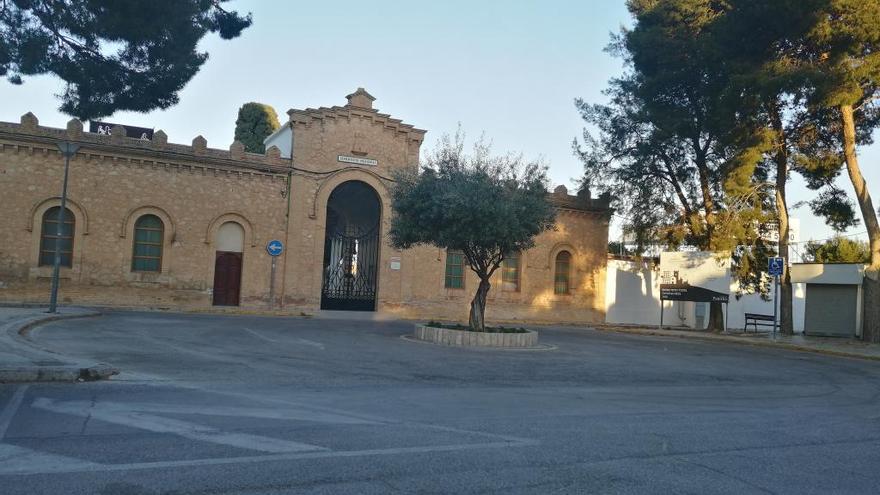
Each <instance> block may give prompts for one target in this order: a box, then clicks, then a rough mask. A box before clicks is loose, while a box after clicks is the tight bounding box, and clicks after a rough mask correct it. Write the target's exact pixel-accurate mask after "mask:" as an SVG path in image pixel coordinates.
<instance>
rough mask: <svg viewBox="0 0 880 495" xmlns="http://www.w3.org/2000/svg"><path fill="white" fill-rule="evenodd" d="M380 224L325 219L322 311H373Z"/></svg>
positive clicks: (374, 307)
mask: <svg viewBox="0 0 880 495" xmlns="http://www.w3.org/2000/svg"><path fill="white" fill-rule="evenodd" d="M378 258H379V224H378V223H376V224H375V225H370V226H366V227H365V226H360V225H352V224H349V223H345V221H341V220H340V219H339V218H338V217H336V218H332V219H331V218H328V223H327V232H326V237H325V240H324V283H323V286H322V289H321V309H341V310H351V311H373V310H375V309H376V272H377V268H378Z"/></svg>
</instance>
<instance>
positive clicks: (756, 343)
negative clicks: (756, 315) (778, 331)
mask: <svg viewBox="0 0 880 495" xmlns="http://www.w3.org/2000/svg"><path fill="white" fill-rule="evenodd" d="M592 328H593V329H594V330H598V331H600V332H613V333H623V334H628V335H646V336H652V337H670V338H679V339H693V340H701V341H704V342H725V343H731V344H738V345H747V346H753V347H767V348H772V349H784V350H788V351H797V352H808V353H811V354H822V355H826V356H835V357H845V358H851V359H863V360H867V361H880V356H870V355H865V354H858V353H853V352H846V351H838V350H834V349H821V348H817V347H809V346H803V345H798V344H789V343H787V342H769V341H760V340H745V339H741V338H738V337H733V336H724V335H718V336H708V335H685V334H681V333H675V334H671V333H664V332H660V331H657V330H648V329H638V328H633V329H628V328H608V327H605V328H603V327H598V326H597V327H592Z"/></svg>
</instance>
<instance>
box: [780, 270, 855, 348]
mask: <svg viewBox="0 0 880 495" xmlns="http://www.w3.org/2000/svg"><path fill="white" fill-rule="evenodd" d="M864 279H865V265H864V264H862V263H796V264H794V265H792V266H791V281H792V282H798V283H801V284H805V285H806V287H807V290H806V292H807V294H806V317H805V324H804V333H805V334H806V335H819V336H826V337H861V336H862V314H863V312H864V310H863V307H862V303H863V297H862V281H863V280H864Z"/></svg>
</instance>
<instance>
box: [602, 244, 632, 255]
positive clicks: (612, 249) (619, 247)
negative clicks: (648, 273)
mask: <svg viewBox="0 0 880 495" xmlns="http://www.w3.org/2000/svg"><path fill="white" fill-rule="evenodd" d="M608 254H615V255H618V256H630V255H632V254H635V253H633V250H632V249H629V248H628V247H626V244H624V243H622V242H620V241H610V242H609V243H608Z"/></svg>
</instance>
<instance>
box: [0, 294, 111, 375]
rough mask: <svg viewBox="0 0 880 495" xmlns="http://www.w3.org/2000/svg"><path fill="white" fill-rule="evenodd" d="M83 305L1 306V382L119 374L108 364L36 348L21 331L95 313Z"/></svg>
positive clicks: (94, 314) (95, 314)
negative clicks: (51, 309) (55, 308)
mask: <svg viewBox="0 0 880 495" xmlns="http://www.w3.org/2000/svg"><path fill="white" fill-rule="evenodd" d="M98 315H100V313H98V312H97V311H92V310H88V309H82V308H60V313H58V314H49V313H46V308H43V307H0V383H8V382H31V381H67V382H72V381H75V380H77V379H83V380H99V379H103V378H109V377H110V376H112V375H115V374H117V373H119V370H117V369H115V368H112V367H110V366H107V365H102V364H96V363H85V362H81V361H78V360H75V359H71V358H68V357H66V356H62V355H60V354H56V353H53V352H49V351H46V350H43V349H40V348H38V347H37V346H35V345H34V344H32V343H31V342H30V341H29V340H28V339H27V338H25V337H24V336H22V332H24V331H27V330H28V329H30V328H31V327H34V326H36V325H39V324H41V323H46V322H49V321H54V320H60V319H68V318H83V317H87V316H98Z"/></svg>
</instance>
